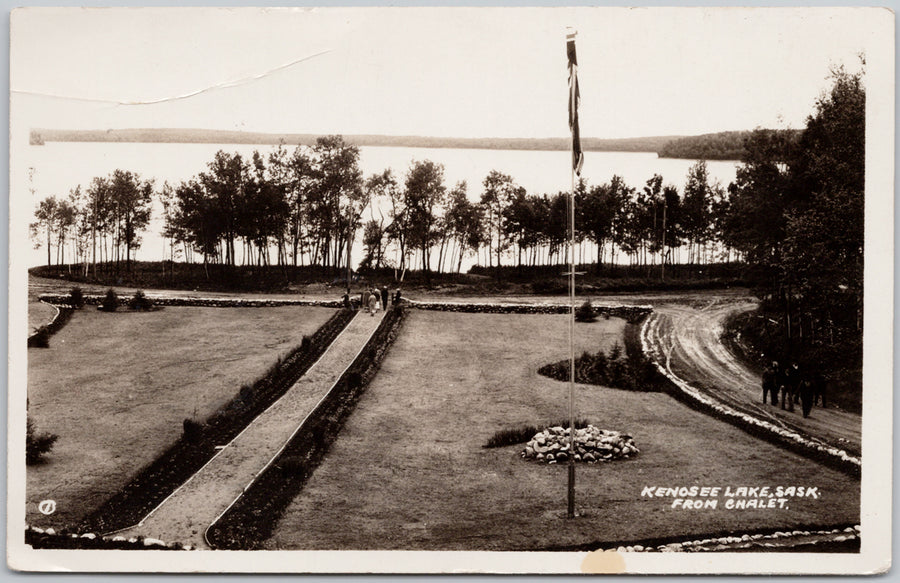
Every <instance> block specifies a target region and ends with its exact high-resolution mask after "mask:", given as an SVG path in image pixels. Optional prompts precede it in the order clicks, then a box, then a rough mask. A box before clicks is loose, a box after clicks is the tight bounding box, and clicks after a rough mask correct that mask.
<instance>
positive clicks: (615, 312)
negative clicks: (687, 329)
mask: <svg viewBox="0 0 900 583" xmlns="http://www.w3.org/2000/svg"><path fill="white" fill-rule="evenodd" d="M402 301H403V302H405V303H408V305H409V307H411V308H416V309H419V310H435V311H440V312H468V313H480V314H568V313H569V312H570V311H571V309H572V307H571V306H570V305H569V304H514V303H503V302H465V303H464V302H423V301H417V300H408V299H405V298H404V299H403V300H402ZM594 311H595V312H596V313H597V315H598V316H603V315H606V316H612V317H617V318H623V319H625V320H628V321H629V322H633V321H637V320H638V319H640V318H642V317H644V316H646V315H647V314H650V313H652V312H653V306H626V305H617V306H594Z"/></svg>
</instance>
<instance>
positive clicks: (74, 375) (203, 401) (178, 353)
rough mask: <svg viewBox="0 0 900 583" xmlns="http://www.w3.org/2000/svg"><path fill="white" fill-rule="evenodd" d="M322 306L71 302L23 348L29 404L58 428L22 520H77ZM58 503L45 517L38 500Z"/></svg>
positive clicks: (307, 329) (253, 372)
mask: <svg viewBox="0 0 900 583" xmlns="http://www.w3.org/2000/svg"><path fill="white" fill-rule="evenodd" d="M332 313H333V311H332V310H330V309H328V308H307V307H300V308H298V307H284V308H281V307H279V308H227V309H225V308H174V307H170V308H166V309H164V310H162V311H158V312H151V313H127V312H123V313H115V314H105V313H100V312H98V311H96V310H93V309H90V308H88V309H85V310H83V311H80V312H76V313H75V315H74V316H73V317H72V320H71V321H70V322H69V324H68V325H67V326H66V327H65V328H63V329H62V330H61V331H60V332H59V333H58V334H56V335H55V336H54V337H53V341H52V342H51V345H50V346H51V347H50V348H48V349H30V350H29V351H28V375H29V381H28V396H29V400H30V413H31V416H32V417H33V418H34V419H35V421H36V422H37V427H38V430H39V431H50V432H53V433H56V434H58V435H59V436H60V437H59V441H58V442H57V444H56V446H55V447H54V449H53V452H52V453H51V454H50V455H49V457H48V459H47V462H46V463H44V464H41V465H37V466H31V467H29V468H28V471H27V500H28V509H27V519H28V521H29V524H35V525H38V526H40V525H42V524H45V525H47V526H51V525H54V526H58V525H60V524H63V523H74V522H75V521H76V520H78V519H80V518H81V517H82V516H83V515H84V514H86V513H87V512H89V511H90V510H93V509H94V508H95V507H96V506H98V505H99V504H100V503H101V502H102V501H103V500H105V499H106V498H107V497H108V496H109V495H110V494H111V493H112V492H113V491H115V490H116V489H117V488H119V487H121V486H122V485H123V484H124V483H125V482H127V481H128V479H129V477H130V476H131V475H133V474H134V473H135V472H136V471H137V470H139V469H140V468H141V467H143V466H144V465H146V464H147V463H149V462H150V461H152V460H153V459H154V458H155V457H156V455H157V454H158V453H159V452H160V451H161V450H163V449H165V448H166V447H167V446H168V445H170V444H171V443H172V442H174V441H175V440H176V439H177V438H178V436H179V435H180V434H181V431H182V421H183V420H184V419H185V418H186V417H191V416H196V417H197V418H198V419H201V420H203V419H205V418H206V417H207V416H208V415H209V414H211V413H212V412H213V411H215V410H216V409H217V408H218V407H219V406H221V405H222V404H223V403H225V402H226V401H228V400H229V399H230V398H232V397H233V396H234V394H235V393H237V391H238V389H239V387H240V385H241V384H242V383H248V382H251V381H253V380H255V379H256V378H257V377H258V376H260V375H262V374H263V373H264V372H265V371H266V370H267V369H268V367H269V366H270V365H271V364H272V363H273V362H274V361H275V360H276V359H277V358H278V357H279V356H280V355H282V354H284V353H286V352H287V351H288V349H290V348H291V347H293V346H295V345H297V344H299V343H300V340H301V338H302V336H303V335H304V334H311V333H312V332H314V331H315V330H316V329H317V328H318V327H319V326H320V325H321V324H322V323H323V322H324V321H325V320H326V319H327V318H328V317H329V316H330V315H331V314H332ZM47 498H52V499H54V500H56V502H57V512H56V514H54V515H53V516H52V517H44V516H42V515H41V514H40V513H38V512H37V509H36V504H37V502H39V501H40V500H44V499H47Z"/></svg>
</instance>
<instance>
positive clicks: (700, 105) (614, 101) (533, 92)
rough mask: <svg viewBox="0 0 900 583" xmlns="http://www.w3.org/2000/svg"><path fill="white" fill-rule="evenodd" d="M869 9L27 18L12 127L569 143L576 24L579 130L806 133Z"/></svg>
mask: <svg viewBox="0 0 900 583" xmlns="http://www.w3.org/2000/svg"><path fill="white" fill-rule="evenodd" d="M867 13H868V16H871V10H868V9H841V10H837V9H834V8H824V9H817V8H799V9H787V8H785V9H761V8H750V9H739V8H729V9H691V8H668V9H666V8H636V9H628V8H600V9H597V8H543V9H542V8H527V9H522V8H519V9H503V8H497V9H488V8H468V9H449V8H393V9H376V8H340V9H309V8H298V9H287V10H280V9H220V10H217V9H210V8H193V9H167V8H151V9H137V8H131V9H110V8H102V9H59V8H56V9H34V8H32V9H25V10H20V11H16V12H15V13H14V14H13V16H12V34H11V38H12V50H11V89H12V91H13V101H12V103H13V108H12V115H13V116H14V118H15V116H17V114H18V115H20V116H22V117H21V118H20V119H18V120H17V121H19V122H22V123H24V124H27V125H28V126H29V127H48V128H50V127H52V128H71V129H76V128H78V129H106V128H126V127H194V128H215V129H230V130H235V129H238V130H248V131H265V132H301V133H314V134H324V133H344V134H364V133H371V134H390V135H429V136H459V137H548V136H565V135H566V134H567V132H568V127H567V125H566V99H567V95H566V92H567V87H566V53H565V34H566V26H573V27H575V28H576V29H577V30H578V39H577V50H578V60H579V65H580V70H579V80H580V83H581V95H582V108H581V129H582V135H583V136H591V137H603V138H606V137H610V138H613V137H630V136H648V135H670V134H697V133H706V132H715V131H722V130H734V129H752V128H754V127H759V126H763V127H793V128H801V127H803V126H804V124H805V119H806V116H807V115H809V114H810V113H811V112H812V111H813V108H814V104H815V99H816V98H817V96H819V95H820V94H821V92H822V91H823V90H824V89H825V88H826V87H827V86H828V81H827V79H826V77H827V76H828V73H829V68H830V67H831V66H833V65H840V64H844V65H846V66H847V67H848V68H849V69H851V70H856V69H858V68H859V58H858V56H857V55H858V54H859V53H862V52H865V51H866V48H867V42H868V40H869V32H870V31H869V29H868V28H867V26H866V25H867V22H869V19H867ZM285 65H288V66H285ZM223 85H224V86H223ZM197 92H200V93H197ZM135 102H138V103H139V104H134V103H135ZM147 102H156V103H147ZM20 127H21V126H20ZM23 129H24V128H23Z"/></svg>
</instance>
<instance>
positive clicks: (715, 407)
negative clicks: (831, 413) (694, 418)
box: [641, 314, 862, 477]
mask: <svg viewBox="0 0 900 583" xmlns="http://www.w3.org/2000/svg"><path fill="white" fill-rule="evenodd" d="M659 318H660V316H659V315H658V314H654V315H653V316H651V317H649V318H647V319H646V320H645V321H644V324H643V326H642V327H641V348H642V349H643V351H644V354H646V355H647V357H648V358H650V360H651V361H652V362H653V363H654V364H655V365H656V368H657V369H658V370H659V372H660V373H661V374H663V375H664V376H665V377H666V378H667V379H669V381H671V383H672V385H673V392H674V395H675V396H676V397H678V398H680V399H681V400H683V401H685V402H686V403H687V404H688V405H690V406H692V407H695V408H697V409H700V410H702V411H704V412H707V413H709V414H711V415H714V416H716V417H719V418H720V419H722V420H724V421H727V422H729V423H731V424H733V425H736V426H737V427H739V428H741V429H743V430H745V431H747V432H749V433H751V434H753V435H756V436H758V437H762V438H765V439H768V440H770V441H773V442H775V443H778V444H781V445H784V446H786V447H788V448H790V449H792V450H794V451H796V452H798V453H800V454H801V455H805V456H806V457H809V458H811V459H813V460H816V461H819V462H822V463H824V464H826V465H829V466H831V467H834V468H836V469H839V470H841V471H843V472H845V473H847V474H849V475H851V476H854V477H859V475H860V470H861V467H862V460H861V459H860V458H859V457H856V456H853V455H850V454H848V453H847V452H846V451H844V450H842V449H839V448H836V447H833V446H829V445H826V444H823V443H821V442H819V441H816V440H814V439H812V438H810V437H809V436H807V435H801V434H800V433H799V432H797V431H793V430H791V429H787V428H786V427H784V426H783V425H777V424H775V423H773V422H771V421H767V420H764V419H760V418H759V417H757V416H755V415H752V414H750V413H746V412H744V411H740V410H738V409H735V408H734V407H731V406H729V405H727V404H725V403H723V402H722V401H720V400H718V399H716V398H714V397H712V396H710V395H708V394H706V393H705V392H704V391H702V390H700V389H698V388H696V387H693V386H691V385H690V384H689V383H687V382H686V381H684V380H683V379H681V378H680V377H678V376H677V375H676V374H675V373H674V372H672V367H671V363H670V360H669V357H668V355H667V354H664V353H663V349H662V347H661V344H660V339H659V337H658V329H657V328H658V324H659Z"/></svg>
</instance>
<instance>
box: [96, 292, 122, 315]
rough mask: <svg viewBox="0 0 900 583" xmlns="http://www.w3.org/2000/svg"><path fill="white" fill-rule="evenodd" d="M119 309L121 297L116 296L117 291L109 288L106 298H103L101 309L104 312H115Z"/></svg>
mask: <svg viewBox="0 0 900 583" xmlns="http://www.w3.org/2000/svg"><path fill="white" fill-rule="evenodd" d="M118 308H119V296H118V295H116V290H114V289H112V288H109V289H108V290H106V296H105V297H104V298H103V302H102V303H101V304H100V309H101V310H103V311H104V312H115V311H116V310H117V309H118Z"/></svg>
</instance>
